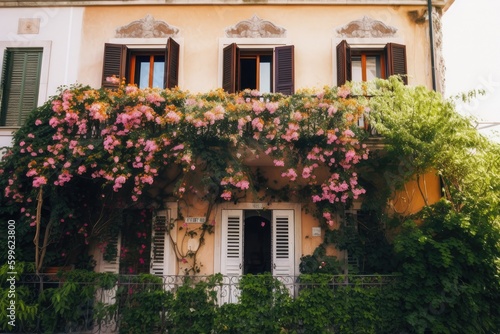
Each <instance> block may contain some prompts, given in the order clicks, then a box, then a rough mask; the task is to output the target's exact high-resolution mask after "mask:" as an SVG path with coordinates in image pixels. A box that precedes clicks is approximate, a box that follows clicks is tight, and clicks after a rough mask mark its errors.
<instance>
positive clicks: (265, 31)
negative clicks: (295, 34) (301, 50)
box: [226, 15, 286, 38]
mask: <svg viewBox="0 0 500 334" xmlns="http://www.w3.org/2000/svg"><path fill="white" fill-rule="evenodd" d="M226 37H229V38H276V37H278V38H279V37H286V29H285V28H282V27H278V26H276V25H275V24H274V23H272V22H270V21H265V20H262V19H261V18H259V17H258V16H257V15H254V16H252V17H251V18H250V19H249V20H243V21H240V22H238V23H237V24H236V25H234V26H232V27H229V28H227V29H226Z"/></svg>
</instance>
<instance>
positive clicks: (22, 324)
mask: <svg viewBox="0 0 500 334" xmlns="http://www.w3.org/2000/svg"><path fill="white" fill-rule="evenodd" d="M31 270H33V265H32V264H28V263H23V262H17V263H16V265H15V267H14V268H12V267H10V266H9V265H7V263H6V264H4V265H2V266H1V267H0V280H1V281H0V329H1V330H3V331H5V330H9V331H11V330H14V329H17V328H21V330H24V331H26V332H29V331H30V330H31V329H32V328H33V323H34V321H35V319H36V317H37V315H38V314H39V305H38V304H37V301H36V298H37V297H36V295H34V294H33V293H32V291H30V290H29V288H28V287H26V286H22V285H19V284H18V283H17V282H19V280H20V277H21V275H22V274H23V272H25V271H28V272H29V271H31ZM11 272H15V273H16V274H15V275H12V274H9V273H11ZM11 301H14V302H15V304H14V307H12V304H11ZM11 309H12V310H13V312H11ZM12 321H14V322H13V323H12ZM12 324H15V326H12Z"/></svg>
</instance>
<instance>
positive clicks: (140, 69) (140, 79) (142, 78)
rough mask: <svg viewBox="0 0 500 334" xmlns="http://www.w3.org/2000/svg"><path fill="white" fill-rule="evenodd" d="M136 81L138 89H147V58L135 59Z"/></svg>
mask: <svg viewBox="0 0 500 334" xmlns="http://www.w3.org/2000/svg"><path fill="white" fill-rule="evenodd" d="M135 72H136V79H135V81H136V82H137V86H139V88H146V87H149V56H139V57H137V58H136V69H135Z"/></svg>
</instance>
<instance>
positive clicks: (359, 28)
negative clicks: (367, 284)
mask: <svg viewBox="0 0 500 334" xmlns="http://www.w3.org/2000/svg"><path fill="white" fill-rule="evenodd" d="M396 31H397V29H396V28H394V27H391V26H388V25H386V24H385V23H384V22H382V21H378V20H374V19H372V18H370V17H368V16H363V18H361V19H359V20H354V21H351V22H349V23H348V24H346V25H345V26H343V27H340V28H338V29H337V33H338V34H339V36H340V37H345V38H373V37H375V38H379V37H394V36H395V35H396Z"/></svg>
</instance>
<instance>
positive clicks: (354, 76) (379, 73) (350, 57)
mask: <svg viewBox="0 0 500 334" xmlns="http://www.w3.org/2000/svg"><path fill="white" fill-rule="evenodd" d="M406 74H407V70H406V47H405V46H404V45H401V44H396V43H388V44H386V45H385V47H383V48H367V49H365V48H354V47H351V46H350V45H349V44H348V43H347V42H346V41H345V40H343V41H342V42H340V43H339V44H338V45H337V85H338V86H341V85H343V84H344V83H345V82H346V81H369V80H372V79H374V78H382V79H385V78H388V77H389V76H391V75H402V78H403V81H404V82H405V83H408V79H407V77H406Z"/></svg>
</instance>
